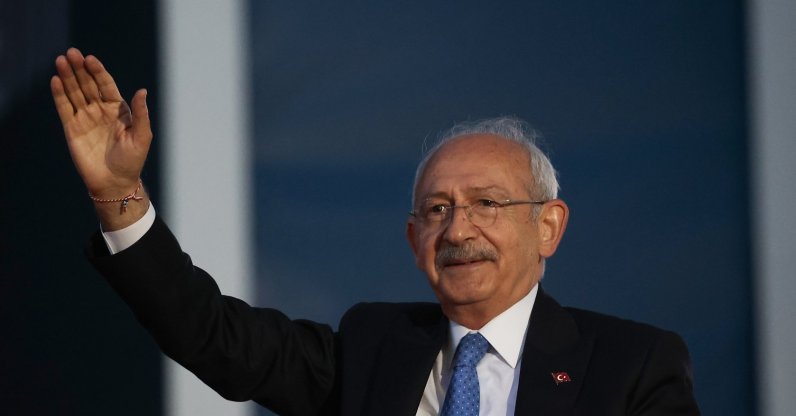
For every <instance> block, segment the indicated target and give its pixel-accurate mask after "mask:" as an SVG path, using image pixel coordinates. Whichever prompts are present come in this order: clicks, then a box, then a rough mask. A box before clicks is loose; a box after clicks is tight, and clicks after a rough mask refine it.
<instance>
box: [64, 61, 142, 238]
mask: <svg viewBox="0 0 796 416" xmlns="http://www.w3.org/2000/svg"><path fill="white" fill-rule="evenodd" d="M55 67H56V70H57V71H58V75H55V76H53V77H52V79H51V80H50V88H51V89H52V94H53V99H54V100H55V108H56V110H57V111H58V116H59V117H60V119H61V123H62V124H63V127H64V134H65V135H66V142H67V146H68V147H69V153H70V154H71V156H72V160H73V161H74V163H75V166H76V167H77V171H78V173H79V174H80V176H81V178H83V182H84V183H85V184H86V187H87V188H88V191H89V192H90V193H91V195H93V196H94V197H96V198H99V199H105V200H108V199H118V198H121V197H124V196H126V195H129V194H130V193H131V192H133V191H134V190H135V189H136V187H137V186H138V183H139V182H138V181H139V177H140V175H141V170H142V169H143V167H144V162H145V161H146V156H147V153H148V151H149V146H150V143H152V129H151V127H150V123H149V114H148V110H147V106H146V90H143V89H142V90H138V91H137V92H136V93H135V96H134V97H133V99H132V101H131V103H130V104H131V105H130V106H128V105H127V103H126V102H125V101H124V99H123V98H122V96H121V94H120V93H119V89H118V88H117V86H116V82H114V80H113V78H112V77H111V75H110V74H109V73H108V71H106V70H105V67H104V66H103V65H102V63H101V62H100V61H99V60H98V59H97V58H95V57H93V56H91V55H89V56H87V57H83V54H82V53H80V51H79V50H77V49H75V48H70V49H69V50H68V51H67V52H66V54H65V56H64V55H61V56H59V57H58V58H56V60H55ZM144 194H145V192H144V191H143V190H142V191H140V192H139V194H138V195H139V196H145V195H144ZM106 205H114V206H113V207H111V206H106ZM130 206H131V208H135V209H133V210H132V211H131V212H130V214H129V215H126V216H124V217H122V216H121V214H122V212H120V210H119V205H117V204H96V207H97V211H98V213H99V215H100V219H101V220H102V223H103V226H104V227H107V228H108V229H117V228H121V227H123V226H126V225H129V224H130V223H132V222H133V221H135V220H136V219H138V218H140V216H141V215H143V212H145V208H146V207H147V206H148V199H147V198H145V199H144V200H142V201H137V202H130ZM141 208H144V210H142V209H141ZM114 213H115V214H116V215H114ZM117 217H118V218H117Z"/></svg>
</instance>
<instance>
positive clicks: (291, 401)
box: [87, 219, 699, 416]
mask: <svg viewBox="0 0 796 416" xmlns="http://www.w3.org/2000/svg"><path fill="white" fill-rule="evenodd" d="M87 255H88V257H89V259H90V261H91V262H92V263H93V264H94V266H95V267H96V268H97V269H98V270H99V271H100V273H101V274H102V275H103V276H105V278H106V279H107V280H108V281H109V283H110V284H111V286H112V287H113V288H114V289H115V290H116V292H117V293H119V295H120V296H121V297H122V298H123V299H124V301H125V302H126V303H127V304H128V305H130V307H131V309H132V310H133V312H134V313H135V315H136V317H137V319H138V320H139V322H141V324H142V325H144V327H146V328H147V330H149V332H150V333H151V334H152V335H153V336H154V338H155V340H156V341H157V342H158V344H159V345H160V347H161V348H162V349H163V351H164V352H165V353H166V354H167V355H168V356H170V357H171V358H173V359H174V360H176V361H177V362H179V363H180V364H182V365H183V366H185V367H186V368H187V369H189V370H190V371H192V372H193V373H194V374H196V375H197V376H198V377H199V378H200V379H202V380H203V381H204V382H205V383H207V384H208V385H209V386H210V387H212V388H213V389H215V390H216V391H217V392H219V393H220V394H221V395H222V396H224V397H225V398H227V399H230V400H255V401H257V402H258V403H260V404H262V405H265V406H267V407H269V408H271V409H273V410H274V411H276V412H277V413H280V414H285V415H289V414H295V415H311V414H339V415H346V416H347V415H384V416H389V415H413V414H415V412H416V411H417V407H418V405H419V403H420V398H421V396H422V393H423V389H424V387H425V385H426V381H427V380H428V377H429V373H430V371H431V367H432V365H433V362H434V360H435V358H436V356H437V353H438V352H439V351H440V349H441V348H442V346H443V343H444V342H445V341H446V339H447V332H448V321H447V319H446V318H445V316H444V315H443V314H442V312H441V310H440V307H439V305H437V304H432V303H400V304H387V303H363V304H359V305H356V306H354V307H353V308H351V309H350V310H349V311H348V312H347V313H346V314H345V316H344V317H343V318H342V320H341V321H340V325H339V330H338V332H337V333H335V332H334V331H332V329H331V328H330V327H329V326H327V325H323V324H318V323H315V322H310V321H304V320H295V321H293V320H290V319H288V318H287V317H286V316H284V315H283V314H282V313H280V312H279V311H276V310H273V309H264V308H254V307H251V306H249V305H247V304H245V303H244V302H243V301H241V300H239V299H235V298H232V297H227V296H223V295H221V293H220V292H219V290H218V287H217V286H216V284H215V282H214V281H213V279H212V278H210V276H209V275H208V274H207V273H205V272H204V271H202V270H201V269H199V268H197V267H194V266H193V265H192V263H191V261H190V258H189V257H188V255H186V254H184V253H183V252H182V251H181V249H180V247H179V245H178V243H177V241H176V239H175V238H174V236H173V235H172V234H171V232H170V231H169V230H168V228H167V227H166V226H165V224H163V222H162V221H160V219H158V220H157V221H156V222H155V224H154V225H153V227H152V229H150V230H149V232H147V234H146V235H145V236H144V237H143V238H142V239H141V240H140V241H138V242H137V243H136V244H134V245H133V246H131V247H130V248H128V249H127V250H124V251H122V252H121V253H117V254H116V255H114V256H110V255H108V251H107V248H106V246H105V243H104V241H103V240H102V238H101V236H99V235H97V236H95V237H94V238H93V239H92V240H91V242H90V244H89V246H88V247H87ZM559 372H566V374H567V375H568V377H569V379H570V381H566V382H561V383H557V382H556V380H555V379H554V377H553V373H559ZM690 373H691V371H690V361H689V357H688V351H687V350H686V347H685V345H684V343H683V342H682V340H681V339H680V337H679V336H677V335H676V334H674V333H672V332H666V331H662V330H659V329H656V328H654V327H651V326H648V325H644V324H639V323H635V322H631V321H626V320H620V319H617V318H613V317H609V316H605V315H601V314H597V313H594V312H588V311H584V310H579V309H572V308H562V307H561V306H560V305H559V304H558V303H556V301H555V300H553V298H551V297H550V296H548V295H547V294H545V293H544V291H542V290H540V291H539V294H538V296H537V299H536V303H535V305H534V308H533V311H532V314H531V320H530V325H529V327H528V334H527V337H526V341H525V346H524V351H523V355H522V361H521V370H520V382H519V387H518V393H517V403H516V414H517V415H536V416H538V415H612V416H615V415H698V414H699V411H698V409H697V405H696V402H695V400H694V397H693V393H692V387H691V374H690Z"/></svg>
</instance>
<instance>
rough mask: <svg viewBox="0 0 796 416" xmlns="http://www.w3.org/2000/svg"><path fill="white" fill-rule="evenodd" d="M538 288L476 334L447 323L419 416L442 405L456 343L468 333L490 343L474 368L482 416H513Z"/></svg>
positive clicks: (433, 413)
mask: <svg viewBox="0 0 796 416" xmlns="http://www.w3.org/2000/svg"><path fill="white" fill-rule="evenodd" d="M538 290H539V287H538V285H534V287H533V288H532V289H531V291H530V292H529V293H528V294H527V295H526V296H525V297H524V298H522V299H520V300H519V301H518V302H517V303H515V304H514V305H513V306H511V307H510V308H508V309H506V310H505V311H504V312H503V313H501V314H500V315H498V316H496V317H495V318H493V319H492V320H491V321H489V322H488V323H487V324H486V325H484V327H483V328H481V329H479V330H478V331H472V330H470V329H468V328H466V327H464V326H462V325H459V324H458V323H456V322H453V321H451V322H450V338H449V339H448V342H447V345H445V347H444V348H443V349H442V351H440V352H439V354H437V359H436V361H434V366H433V367H432V368H431V374H430V375H429V377H428V381H427V382H426V389H425V390H424V391H423V398H422V399H421V400H420V407H418V409H417V415H418V416H436V415H438V414H439V411H440V410H441V409H442V403H444V402H445V392H446V391H447V390H448V384H449V383H450V379H451V363H452V361H453V355H454V354H455V352H456V347H458V346H459V341H461V339H462V338H464V336H465V335H467V334H468V333H470V332H480V333H481V335H483V336H484V338H486V340H487V341H489V346H490V347H489V350H487V352H486V355H484V358H482V359H481V361H479V362H478V365H477V366H476V371H477V372H478V384H479V385H480V386H481V405H480V413H481V414H482V415H490V416H491V415H513V414H514V406H515V404H516V402H517V386H518V384H519V382H520V365H521V364H522V350H523V346H524V345H525V334H526V332H528V320H529V319H530V317H531V310H533V305H534V302H535V301H536V293H537V292H538Z"/></svg>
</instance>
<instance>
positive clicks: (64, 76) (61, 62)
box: [55, 55, 86, 110]
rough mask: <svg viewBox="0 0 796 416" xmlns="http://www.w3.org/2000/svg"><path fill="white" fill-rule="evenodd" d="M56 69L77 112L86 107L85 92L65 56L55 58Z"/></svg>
mask: <svg viewBox="0 0 796 416" xmlns="http://www.w3.org/2000/svg"><path fill="white" fill-rule="evenodd" d="M55 69H56V70H57V71H58V77H59V78H61V83H62V84H63V87H64V91H65V93H66V96H67V98H69V101H70V102H71V103H72V106H73V107H74V108H75V110H79V109H81V108H83V107H85V106H86V98H85V97H83V91H82V90H81V89H80V85H79V84H78V83H77V78H75V73H74V72H73V71H72V66H71V65H69V61H67V60H66V57H65V56H63V55H60V56H59V57H57V58H55Z"/></svg>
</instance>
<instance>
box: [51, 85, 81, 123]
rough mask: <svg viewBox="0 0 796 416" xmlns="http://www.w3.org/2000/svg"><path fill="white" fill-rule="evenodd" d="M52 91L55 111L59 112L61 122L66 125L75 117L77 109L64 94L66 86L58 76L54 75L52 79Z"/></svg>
mask: <svg viewBox="0 0 796 416" xmlns="http://www.w3.org/2000/svg"><path fill="white" fill-rule="evenodd" d="M50 90H51V91H52V93H53V101H55V110H56V111H57V112H58V117H60V118H61V122H62V123H64V124H66V123H67V122H69V121H70V120H72V118H73V117H74V116H75V108H74V107H72V103H71V102H70V101H69V98H68V97H67V96H66V92H64V84H63V83H62V82H61V78H59V77H58V75H53V77H52V78H51V79H50Z"/></svg>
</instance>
